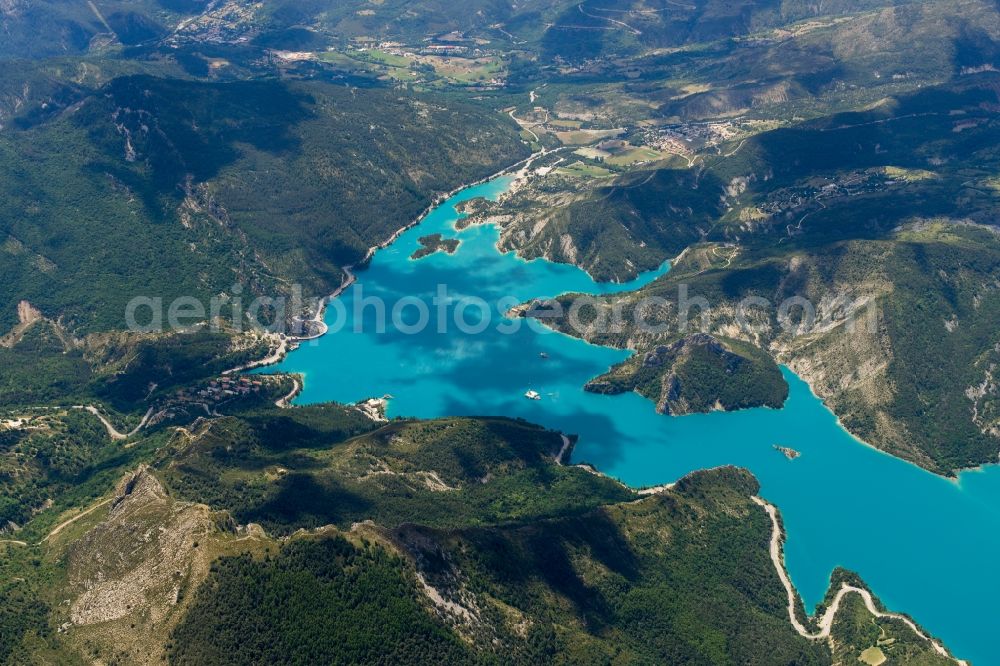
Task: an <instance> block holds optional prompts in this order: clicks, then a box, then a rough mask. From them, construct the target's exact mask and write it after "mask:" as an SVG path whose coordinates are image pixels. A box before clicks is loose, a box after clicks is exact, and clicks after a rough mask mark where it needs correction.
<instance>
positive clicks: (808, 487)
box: [269, 178, 1000, 666]
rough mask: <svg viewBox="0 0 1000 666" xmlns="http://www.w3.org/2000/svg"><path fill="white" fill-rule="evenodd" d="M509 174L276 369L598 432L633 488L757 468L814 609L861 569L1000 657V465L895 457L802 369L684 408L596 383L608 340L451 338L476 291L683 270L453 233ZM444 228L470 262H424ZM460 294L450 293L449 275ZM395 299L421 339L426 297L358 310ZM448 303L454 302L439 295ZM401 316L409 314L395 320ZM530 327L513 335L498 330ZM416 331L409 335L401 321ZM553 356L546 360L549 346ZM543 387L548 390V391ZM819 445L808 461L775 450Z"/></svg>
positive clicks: (401, 246) (387, 255)
mask: <svg viewBox="0 0 1000 666" xmlns="http://www.w3.org/2000/svg"><path fill="white" fill-rule="evenodd" d="M509 182H510V181H509V179H506V178H501V179H498V180H495V181H492V182H490V183H486V184H484V185H479V186H476V187H472V188H469V189H467V190H465V191H464V192H461V193H460V194H458V195H456V196H455V197H453V198H452V199H450V200H449V201H448V202H446V203H445V204H443V205H441V206H440V207H438V208H437V209H435V210H434V211H433V212H432V213H431V214H430V215H429V216H428V217H427V218H425V220H424V221H423V222H422V223H421V224H420V225H419V226H417V227H415V228H413V229H410V230H409V231H407V232H406V233H404V234H403V235H402V236H401V237H400V238H399V240H398V241H396V242H395V243H394V244H393V245H392V246H390V247H389V248H387V249H385V250H382V251H379V252H378V253H376V255H375V257H374V259H373V260H372V262H371V265H370V267H369V268H368V269H367V270H364V271H359V273H358V278H359V279H358V283H357V285H356V287H359V288H360V289H362V290H363V291H362V292H361V293H357V292H356V291H354V290H352V289H349V290H347V291H346V292H345V293H344V295H343V296H342V298H341V299H339V304H334V305H332V306H331V307H330V308H329V310H328V311H327V314H326V320H327V323H328V324H330V325H331V327H333V328H334V329H336V327H337V324H338V320H339V321H341V322H346V326H345V327H344V328H343V329H342V330H340V331H336V332H331V333H330V334H328V335H326V336H324V337H323V338H320V339H319V340H317V341H312V342H309V343H305V344H303V345H302V347H300V348H299V349H298V350H297V351H295V352H293V353H292V354H290V355H289V356H288V357H287V359H286V360H285V361H284V362H283V363H281V364H280V365H279V366H277V367H276V368H271V369H269V370H275V369H276V370H277V371H281V372H298V373H302V374H303V375H305V389H304V391H303V393H302V394H301V395H300V396H299V398H298V400H297V402H298V403H299V404H305V403H316V402H326V401H338V402H355V401H358V400H361V399H364V398H368V397H373V396H382V395H384V394H391V395H392V396H393V399H392V400H391V402H390V408H389V413H390V415H391V416H413V417H424V418H431V417H439V416H446V415H504V416H511V417H518V416H520V417H524V418H525V419H528V420H530V421H533V422H536V423H540V424H543V425H545V426H547V427H550V428H556V429H559V430H562V431H563V432H567V433H575V434H578V435H580V441H579V443H578V445H577V447H576V450H575V452H574V454H573V460H574V462H582V461H586V462H589V463H592V464H594V465H595V466H596V467H597V468H598V469H600V470H601V471H603V472H605V473H607V474H609V475H611V476H614V477H616V478H619V479H621V480H622V481H624V482H626V483H628V484H630V485H632V486H644V485H656V484H661V483H667V482H670V481H674V480H676V479H678V478H679V477H681V476H683V475H684V474H686V473H688V472H691V471H693V470H697V469H704V468H709V467H715V466H718V465H726V464H733V465H740V466H743V467H746V468H748V469H750V470H751V471H752V472H753V473H754V474H755V475H756V476H757V478H758V479H760V482H761V486H762V489H761V495H762V496H763V497H765V498H766V499H768V500H769V501H771V502H773V503H775V504H776V505H777V506H778V507H779V509H780V510H781V512H782V515H783V516H784V521H785V526H786V528H787V532H788V539H787V542H786V546H785V553H786V560H787V565H788V569H789V572H790V574H791V577H792V580H793V581H794V583H795V585H796V586H797V587H798V589H799V591H800V593H801V594H802V597H803V599H804V600H805V602H806V605H807V607H808V608H809V609H810V610H811V609H812V607H813V606H814V605H815V604H816V603H818V602H819V601H820V600H821V599H822V597H823V595H824V593H825V591H826V588H827V584H828V582H829V576H830V573H831V571H832V570H833V569H834V567H836V566H844V567H847V568H848V569H851V570H853V571H856V572H858V573H859V574H861V576H862V577H863V578H864V579H865V581H866V582H867V583H868V584H869V585H870V586H871V587H872V588H873V590H874V591H875V593H876V594H878V595H879V596H880V597H881V598H882V600H883V601H884V602H885V604H886V605H887V606H888V607H889V608H890V609H891V610H900V611H904V612H907V613H909V614H910V615H912V616H913V617H914V618H915V619H916V620H917V621H918V622H920V623H921V624H922V625H924V626H925V627H926V628H927V629H928V630H930V631H931V632H932V633H934V634H935V635H937V636H939V637H940V638H942V639H943V640H944V641H945V643H946V644H947V645H948V647H949V648H951V649H952V650H954V651H955V653H956V654H957V655H958V656H959V657H961V658H964V659H968V660H971V661H973V662H974V663H975V664H976V666H982V665H984V664H1000V639H998V637H997V636H998V634H997V633H995V624H996V622H997V620H998V619H1000V612H998V610H997V607H998V606H997V602H998V601H1000V576H998V575H997V567H998V565H1000V468H997V467H990V468H987V469H985V470H983V471H974V472H967V473H964V474H962V475H961V477H960V479H959V480H958V481H957V482H956V481H949V480H947V479H943V478H940V477H937V476H935V475H932V474H930V473H927V472H925V471H923V470H921V469H919V468H918V467H916V466H914V465H911V464H908V463H905V462H903V461H900V460H897V459H895V458H893V457H891V456H888V455H885V454H882V453H880V452H878V451H876V450H874V449H872V448H870V447H868V446H865V445H864V444H862V443H860V442H859V441H857V440H856V439H854V438H853V437H851V436H850V435H849V434H847V433H846V432H845V431H844V430H843V429H842V428H841V427H840V426H839V425H838V423H837V420H836V418H835V417H834V416H833V414H832V413H831V412H830V411H829V410H827V409H826V407H824V405H823V404H822V402H821V401H820V400H818V399H817V398H816V397H815V396H814V395H812V393H811V392H810V390H809V387H808V386H807V385H806V384H805V383H804V382H803V381H802V380H800V379H799V378H798V377H796V376H795V375H794V374H793V373H791V372H790V371H788V370H785V377H786V379H787V380H788V383H789V385H790V387H791V393H790V396H789V399H788V402H787V404H786V406H785V407H784V408H783V409H781V410H769V409H754V410H746V411H742V412H736V413H713V414H703V415H702V414H698V415H691V416H683V417H667V416H663V415H660V414H657V413H656V412H655V409H654V405H653V404H652V403H651V402H649V401H647V400H645V399H643V398H641V397H639V396H638V395H635V394H629V395H622V396H614V397H609V396H601V395H594V394H589V393H585V392H584V391H583V390H582V388H581V387H582V386H583V385H584V383H585V382H586V381H587V380H589V379H591V378H592V377H594V376H595V375H598V374H600V373H602V372H604V371H606V370H607V369H608V367H609V366H611V365H613V364H615V363H617V362H619V361H621V360H623V359H625V358H626V357H627V356H628V352H623V351H620V350H614V349H606V348H602V347H596V346H593V345H589V344H587V343H585V342H581V341H579V340H576V339H573V338H569V337H566V336H563V335H560V334H557V333H553V332H551V331H548V330H547V329H544V328H542V327H541V326H539V325H537V324H536V323H530V324H529V323H528V322H525V321H518V322H510V321H507V320H503V319H502V318H501V317H500V316H499V315H498V314H497V312H496V311H494V312H493V313H492V317H491V321H490V326H489V327H488V328H487V329H486V330H485V331H483V332H481V333H475V332H472V331H467V332H462V331H459V330H457V327H456V326H455V325H454V324H450V325H449V326H448V327H447V330H446V331H445V332H439V331H438V327H437V324H436V321H437V320H436V317H437V311H438V309H440V308H446V312H447V314H448V315H449V319H450V317H451V315H453V313H454V310H455V308H456V306H457V305H458V303H459V302H460V301H461V299H463V298H465V297H470V296H475V297H480V298H482V299H484V300H485V301H486V302H488V303H495V302H496V301H497V300H498V299H500V298H501V297H509V300H508V302H506V303H505V304H504V305H503V306H502V307H501V310H506V309H507V307H509V306H510V305H513V304H514V303H515V302H522V301H526V300H529V299H531V298H540V297H551V296H555V295H558V294H561V293H565V292H577V291H578V292H586V293H594V294H597V293H609V292H613V291H624V290H630V289H635V288H637V287H639V286H641V285H643V284H645V283H648V282H649V281H651V280H653V279H655V278H656V277H658V276H659V275H661V274H663V273H665V272H666V270H667V267H666V266H664V267H663V268H661V269H660V270H659V271H655V272H652V273H650V274H646V275H642V276H640V277H639V278H638V279H637V280H636V281H634V282H632V283H630V284H626V285H609V284H599V283H595V282H594V281H593V280H591V279H590V277H589V276H588V275H587V274H586V273H585V272H583V271H581V270H579V269H577V268H575V267H572V266H566V265H560V264H553V263H551V262H548V261H544V260H536V261H530V262H526V261H523V260H521V259H518V258H517V257H515V256H514V255H512V254H500V253H499V252H497V250H496V248H495V243H496V241H497V238H498V232H497V230H496V228H494V227H492V226H475V227H471V228H469V229H467V230H464V231H462V232H456V231H455V230H454V228H453V224H454V221H455V220H456V219H457V218H458V214H457V213H456V211H455V209H454V205H455V204H456V203H458V202H460V201H464V200H467V199H471V198H474V197H481V196H485V197H491V198H493V197H496V196H498V195H499V194H500V193H502V192H503V191H504V190H505V189H506V188H507V187H508V185H509ZM431 233H442V234H444V235H445V236H446V237H457V238H459V239H461V241H462V244H461V246H460V247H459V248H458V251H457V252H456V253H455V254H453V255H447V254H444V253H438V254H434V255H431V256H429V257H426V258H424V259H421V260H418V261H413V260H411V259H409V256H410V254H412V252H413V251H414V250H415V249H416V248H417V247H418V246H419V244H418V242H417V239H418V238H419V237H420V236H424V235H426V234H431ZM441 284H443V285H447V290H448V294H449V296H450V297H451V298H452V299H453V300H452V301H447V300H446V301H444V305H442V306H440V308H439V306H438V305H437V304H434V303H433V302H432V298H433V297H434V296H435V295H437V294H438V285H441ZM374 296H377V297H380V298H382V299H384V300H385V301H386V302H387V303H388V309H389V310H390V311H391V309H392V306H393V304H394V303H396V302H398V301H399V299H400V298H403V297H412V296H416V297H418V298H419V299H421V300H422V301H424V302H425V303H426V304H427V311H428V312H429V315H430V316H431V322H432V323H431V324H430V325H429V326H428V327H427V328H426V329H425V330H424V331H423V332H420V333H417V334H408V330H407V329H408V327H409V326H412V325H414V324H416V323H419V322H418V321H417V320H418V319H419V317H420V314H419V312H418V311H417V307H416V306H415V305H413V303H412V302H411V303H408V304H407V306H406V307H405V308H403V309H402V310H401V312H400V317H399V321H400V323H401V326H400V327H393V326H391V325H388V326H387V329H386V330H385V331H384V332H382V333H378V332H376V328H375V327H376V323H377V322H376V320H377V311H376V309H375V308H374V307H373V306H368V307H367V308H366V309H365V310H364V311H363V313H362V315H363V316H362V317H361V318H360V320H359V319H357V318H355V317H354V316H353V315H354V308H355V306H356V304H357V303H358V302H359V299H361V298H365V299H367V298H371V297H374ZM439 300H440V299H439ZM387 318H389V319H391V312H389V313H387ZM464 321H466V322H468V323H469V324H471V325H474V324H477V323H478V324H480V325H482V324H483V323H485V320H484V319H483V317H482V316H481V312H480V310H479V308H478V307H475V306H469V307H467V308H466V309H465V319H464ZM358 323H363V324H364V326H363V331H362V332H354V327H355V324H358ZM518 324H519V325H520V328H519V330H517V331H516V332H513V333H510V332H499V331H497V330H496V329H497V326H498V325H506V326H514V325H518ZM400 329H401V330H400ZM542 353H545V354H547V355H548V358H547V359H543V358H542V357H541V354H542ZM528 390H534V391H537V392H539V393H540V394H541V396H542V399H541V400H539V401H531V400H527V399H525V398H524V393H525V392H526V391H528ZM775 444H780V445H783V446H789V447H792V448H794V449H796V450H798V451H800V452H801V453H802V456H801V457H800V458H799V459H797V460H794V461H789V460H787V459H786V458H785V457H784V456H783V455H782V454H780V453H779V452H777V451H775V450H774V448H773V447H774V445H775Z"/></svg>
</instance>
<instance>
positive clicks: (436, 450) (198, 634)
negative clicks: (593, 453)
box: [0, 406, 948, 664]
mask: <svg viewBox="0 0 1000 666" xmlns="http://www.w3.org/2000/svg"><path fill="white" fill-rule="evenodd" d="M365 421H366V419H364V418H362V417H359V415H358V414H357V412H353V410H350V409H344V408H338V407H331V406H318V407H309V408H301V409H296V410H293V411H287V410H276V409H274V408H269V409H257V410H252V411H249V412H243V413H239V414H236V415H234V416H231V417H225V418H217V419H211V420H207V421H203V422H201V423H200V424H197V425H196V426H195V427H194V428H193V429H191V430H187V429H183V428H182V429H178V430H177V431H176V432H175V433H173V434H172V435H171V436H170V437H169V438H168V439H163V438H162V437H158V438H157V440H158V452H157V453H156V454H154V455H153V458H152V460H151V462H152V463H153V464H152V466H151V467H147V466H140V467H138V468H134V467H130V465H131V464H134V462H133V463H130V462H127V461H123V462H122V463H121V464H122V465H123V466H124V467H125V468H126V469H129V470H130V471H129V472H128V473H126V474H124V476H123V477H122V479H121V481H120V482H119V483H118V485H117V487H116V489H115V490H114V491H113V492H111V493H110V494H108V495H107V496H106V497H105V498H103V499H95V500H91V501H90V502H89V503H88V511H89V512H83V511H76V512H71V513H69V514H65V515H64V516H63V517H60V518H59V519H58V520H59V522H58V524H55V522H54V521H52V520H49V521H48V522H47V524H46V525H45V526H42V525H39V526H38V527H37V528H36V529H34V530H33V531H32V533H33V534H35V535H37V536H34V537H31V545H17V544H13V543H8V544H6V545H4V546H3V548H6V556H5V558H4V559H3V560H2V567H3V571H4V573H5V574H8V575H7V576H5V580H7V581H9V582H8V583H5V585H4V586H3V588H2V589H0V594H2V598H3V600H4V604H3V608H4V609H5V613H6V614H5V615H4V616H3V618H4V625H3V626H4V632H3V633H2V634H0V635H2V636H3V640H2V641H0V650H2V653H0V655H2V656H3V658H5V659H10V658H11V657H13V656H14V655H20V656H25V657H33V658H37V659H41V660H54V661H66V660H70V661H72V660H76V659H81V658H87V659H93V658H97V659H102V660H109V661H111V660H123V661H126V662H129V663H161V662H162V659H164V658H165V659H166V660H167V661H168V662H169V663H179V664H183V663H206V662H211V663H233V664H238V663H247V662H249V661H256V660H258V659H260V658H261V657H262V655H263V658H265V659H267V660H271V661H290V662H295V661H309V662H315V661H322V662H324V663H356V662H363V663H373V662H378V661H382V660H392V661H394V662H396V663H430V662H431V661H434V660H442V659H443V660H447V661H449V663H479V664H483V663H485V664H491V663H497V664H499V663H523V664H533V663H540V662H545V661H550V660H566V661H571V662H574V663H579V662H581V661H583V662H591V661H595V660H596V662H604V661H606V660H608V659H624V660H627V661H654V662H658V663H663V662H670V663H746V664H773V663H774V660H775V655H779V658H780V659H781V661H782V662H783V663H786V662H787V663H801V664H829V663H831V662H832V657H833V653H832V651H831V650H832V649H834V648H836V649H837V650H838V651H841V652H845V651H850V650H855V651H861V650H864V649H867V648H868V647H870V646H871V645H874V642H872V641H873V639H871V638H870V637H869V636H868V635H867V632H864V631H863V630H862V631H859V629H858V628H852V629H850V631H846V630H845V631H843V632H841V631H839V630H838V632H837V633H835V635H834V636H835V641H834V642H832V643H828V642H825V641H811V640H808V639H806V638H803V637H801V636H799V635H798V634H797V633H796V632H795V630H794V629H793V627H792V625H791V623H790V622H789V619H788V609H787V605H786V596H785V590H784V588H783V587H782V584H781V582H780V579H779V577H778V574H777V570H776V568H775V565H774V562H773V561H772V559H771V557H770V555H769V552H768V544H769V543H770V540H771V537H772V526H771V520H770V518H769V517H768V515H767V514H766V513H765V511H764V510H762V509H761V507H760V506H758V505H757V504H756V503H755V502H753V501H751V496H753V495H754V494H755V493H756V492H757V490H758V486H757V483H756V481H755V480H754V479H753V477H752V476H750V475H749V474H748V473H746V472H744V471H741V470H736V469H732V468H726V469H720V470H715V471H711V472H703V473H697V474H694V475H692V476H690V477H688V478H685V479H683V480H681V481H680V482H679V483H678V484H677V485H676V487H674V488H672V489H669V490H661V491H659V492H658V493H656V494H653V495H650V496H646V497H643V496H640V495H637V494H636V493H634V492H632V491H628V490H626V489H625V488H623V487H622V486H620V485H618V484H617V483H616V482H613V481H611V480H609V479H605V478H603V477H600V476H597V475H595V474H593V473H592V472H590V471H588V470H585V469H581V468H576V467H561V466H558V465H557V464H556V463H555V462H554V461H553V459H552V457H551V456H552V453H553V450H554V449H555V448H556V447H559V446H560V438H559V437H558V435H557V434H556V433H552V432H547V431H544V430H541V429H539V428H536V427H534V426H529V425H527V424H523V423H519V422H514V421H506V420H497V419H489V420H470V419H445V420H440V421H430V422H405V423H404V422H401V423H394V424H390V425H388V426H385V427H383V428H381V429H374V428H375V426H374V425H372V424H371V422H370V421H369V422H368V425H365ZM358 433H360V435H359V436H355V437H354V438H351V436H352V435H357V434H358ZM132 450H133V451H134V453H133V454H132V456H133V461H134V460H135V459H137V458H138V459H141V458H143V457H144V456H145V455H147V454H144V453H142V451H143V450H145V451H147V452H148V451H150V448H149V447H148V446H147V445H146V444H142V443H140V445H139V446H138V447H137V448H134V449H132ZM220 479H222V480H223V484H224V488H222V489H216V488H215V487H214V486H216V484H218V482H219V480H220ZM268 495H270V496H271V497H273V498H274V499H269V500H267V503H266V505H267V506H270V507H271V508H270V509H269V511H271V512H272V513H271V515H274V516H277V515H280V516H281V518H280V519H279V521H278V522H274V521H273V519H271V518H266V520H267V521H268V522H269V523H270V524H273V525H274V527H275V529H276V530H277V533H284V534H288V535H290V536H289V537H288V538H285V539H278V538H276V537H275V533H272V532H271V531H270V530H267V531H266V532H265V530H262V529H261V528H260V527H259V526H257V525H254V524H241V521H242V520H243V519H247V518H251V517H252V516H250V515H249V514H246V513H245V511H244V515H243V517H238V516H237V515H236V514H234V513H232V511H233V510H236V511H243V509H242V508H241V507H252V506H254V501H252V500H250V501H248V500H249V498H251V497H254V496H261V497H267V496H268ZM324 497H325V498H327V499H326V500H323V498H324ZM197 498H200V499H201V500H203V501H198V499H197ZM404 498H405V499H406V501H401V500H403V499H404ZM581 500H582V503H581ZM324 506H326V507H329V509H330V510H331V512H329V513H326V514H323V515H320V514H317V513H316V512H317V510H318V509H322V507H324ZM279 507H281V508H280V509H279ZM447 507H452V508H447ZM442 509H443V510H442ZM275 511H279V513H274V512H275ZM355 512H360V515H367V516H371V517H372V518H373V519H374V521H365V522H360V521H358V519H357V518H356V517H354V515H352V514H354V513H355ZM262 515H263V514H262ZM360 515H359V516H358V517H360ZM328 520H332V521H333V522H334V524H335V525H336V526H334V525H327V524H326V521H328ZM300 528H306V529H304V530H303V529H300ZM46 534H48V535H49V536H47V537H45V535H46ZM144 535H145V536H144ZM41 537H45V538H41ZM24 538H25V539H28V538H29V536H28V534H27V533H25V535H24ZM39 539H40V543H38V544H37V545H35V542H36V541H37V540H39ZM25 543H26V544H27V543H28V542H27V541H25ZM33 562H34V563H33ZM67 599H68V603H66V602H64V600H67ZM798 612H800V613H801V609H800V610H799V611H798ZM851 612H852V615H851V618H852V621H855V620H854V619H853V618H855V617H858V618H860V617H861V616H860V613H861V612H862V611H859V610H852V611H851ZM838 617H839V616H838ZM56 628H58V630H57V629H56ZM891 631H894V632H895V631H897V630H896V629H891ZM899 636H900V638H901V639H903V640H901V642H900V645H899V646H898V648H897V647H886V648H885V649H887V650H889V651H890V652H891V653H895V652H894V651H896V650H909V651H910V652H909V654H921V653H927V654H933V651H932V650H931V646H930V645H929V644H928V643H927V642H926V641H921V640H919V639H915V638H913V637H905V636H903V635H902V634H899ZM900 654H902V652H900ZM940 663H948V660H942V661H941V662H940Z"/></svg>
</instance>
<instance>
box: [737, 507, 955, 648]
mask: <svg viewBox="0 0 1000 666" xmlns="http://www.w3.org/2000/svg"><path fill="white" fill-rule="evenodd" d="M751 499H752V500H753V501H754V503H756V504H757V505H759V506H761V507H763V509H764V511H766V512H767V515H768V516H769V517H770V519H771V526H772V532H771V549H770V550H771V561H772V562H774V568H775V569H776V570H777V572H778V578H780V579H781V584H782V585H784V586H785V593H786V594H787V596H788V619H789V620H790V621H791V623H792V627H794V628H795V631H796V633H798V634H799V636H802V637H803V638H808V639H809V640H814V641H820V640H829V639H830V631H831V630H832V629H833V621H834V619H835V618H836V616H837V611H838V610H840V602H841V601H843V600H844V597H845V596H847V595H848V594H852V593H853V594H859V595H861V598H862V600H864V602H865V607H866V608H867V609H868V612H869V613H871V614H872V615H874V616H875V617H877V618H888V619H893V620H899V621H901V622H903V623H905V624H906V625H907V626H908V627H909V628H910V629H912V630H913V633H915V634H916V635H917V636H918V637H920V638H921V639H923V640H925V641H927V642H928V643H930V644H931V647H932V648H933V649H934V651H935V652H937V653H938V654H940V655H941V656H942V657H947V658H949V659H953V660H954V661H955V663H957V664H959V666H968V663H967V662H965V661H963V660H961V659H955V658H954V657H952V656H951V654H950V653H949V652H948V650H947V649H946V648H945V647H944V646H943V645H941V644H940V643H939V642H937V641H936V640H934V639H933V638H931V637H930V636H928V635H927V634H926V633H924V632H923V631H922V630H921V629H920V628H919V627H918V626H917V625H916V623H915V622H914V621H913V620H911V619H910V618H908V617H906V616H905V615H900V614H899V613H885V612H882V611H880V610H879V609H878V607H877V606H876V604H875V599H874V598H873V597H872V594H871V592H869V591H868V590H865V589H862V588H860V587H855V586H854V585H849V584H847V583H841V585H840V589H839V590H837V594H836V595H835V596H834V597H833V602H832V603H831V604H830V606H829V607H828V608H827V609H826V612H825V613H823V615H822V616H821V617H820V618H819V619H818V624H819V631H809V629H808V628H806V627H805V626H804V625H803V624H802V623H801V622H800V621H799V618H798V616H797V615H796V613H795V608H796V606H797V603H798V598H797V597H796V595H795V588H794V587H793V586H792V581H791V579H790V578H789V577H788V572H787V571H786V570H785V559H784V554H783V552H782V535H781V524H780V523H779V521H778V510H777V509H776V508H775V507H774V505H772V504H768V503H767V502H766V501H764V500H763V499H761V498H760V497H752V498H751Z"/></svg>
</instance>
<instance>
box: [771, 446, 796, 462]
mask: <svg viewBox="0 0 1000 666" xmlns="http://www.w3.org/2000/svg"><path fill="white" fill-rule="evenodd" d="M774 450H775V451H778V452H780V453H782V454H784V456H785V457H786V458H788V459H789V460H795V459H796V458H798V457H799V456H801V455H802V454H801V453H799V452H798V451H796V450H795V449H790V448H788V447H787V446H779V445H777V444H775V445H774Z"/></svg>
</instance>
